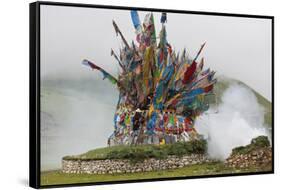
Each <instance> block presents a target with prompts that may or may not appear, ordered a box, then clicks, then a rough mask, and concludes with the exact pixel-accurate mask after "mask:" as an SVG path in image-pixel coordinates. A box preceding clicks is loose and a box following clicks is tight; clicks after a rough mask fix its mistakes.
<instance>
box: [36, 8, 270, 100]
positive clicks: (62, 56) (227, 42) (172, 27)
mask: <svg viewBox="0 0 281 190" xmlns="http://www.w3.org/2000/svg"><path fill="white" fill-rule="evenodd" d="M139 14H140V19H141V20H143V18H144V16H145V14H146V12H143V11H141V12H139ZM154 16H155V19H154V20H155V24H156V34H158V32H159V30H160V29H161V23H160V17H161V13H159V12H155V13H154ZM113 19H114V20H115V21H116V23H117V24H118V26H119V28H120V29H121V31H122V33H123V34H124V36H125V38H126V39H127V41H128V42H131V41H132V40H135V33H134V27H133V24H132V21H131V17H130V12H129V11H127V10H110V9H96V8H79V7H62V6H49V5H48V6H45V5H43V6H42V7H41V76H42V77H43V78H56V77H64V78H74V79H75V78H81V77H83V78H88V77H89V76H90V75H93V73H91V72H88V70H87V69H86V68H84V67H81V65H80V63H81V60H83V59H85V58H86V59H89V60H91V61H93V62H95V63H96V64H98V65H100V66H101V67H103V68H105V69H106V70H108V71H109V72H110V73H112V74H113V75H115V76H116V74H117V70H118V64H117V62H116V61H115V60H114V58H113V57H111V56H110V49H111V48H113V49H114V50H116V53H118V52H119V47H120V44H121V43H120V38H117V37H116V34H115V32H114V29H113V26H112V20H113ZM167 38H168V41H169V43H170V44H171V45H172V47H173V49H175V50H176V51H182V50H183V48H186V49H187V53H188V54H189V55H190V56H191V57H194V56H195V55H196V53H197V51H198V49H199V48H200V45H201V44H202V43H204V42H206V46H205V48H204V51H203V52H202V54H201V56H204V58H205V63H206V66H207V67H211V68H212V69H214V70H216V71H217V73H220V74H223V75H225V76H228V77H230V78H235V79H238V80H241V81H243V82H244V83H246V84H247V85H249V86H250V87H252V88H253V89H255V90H256V91H257V92H259V93H260V94H262V95H263V96H265V97H266V98H267V99H268V100H270V101H271V85H272V84H271V51H272V49H271V20H270V19H256V18H241V17H225V16H209V15H208V16H207V15H192V14H178V13H168V15H167ZM199 58H200V57H199ZM96 77H97V78H98V77H99V76H98V75H96Z"/></svg>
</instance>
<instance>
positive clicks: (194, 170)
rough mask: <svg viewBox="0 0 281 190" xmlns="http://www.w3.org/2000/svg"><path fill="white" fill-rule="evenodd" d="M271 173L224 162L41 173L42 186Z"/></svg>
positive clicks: (263, 169) (268, 168) (266, 169)
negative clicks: (134, 169) (145, 169)
mask: <svg viewBox="0 0 281 190" xmlns="http://www.w3.org/2000/svg"><path fill="white" fill-rule="evenodd" d="M261 171H271V166H268V167H265V168H246V169H235V168H229V167H226V166H225V165H224V164H223V163H222V162H213V163H204V164H197V165H192V166H187V167H183V168H178V169H170V170H159V171H151V172H140V173H125V174H64V173H62V172H61V171H59V170H57V171H48V172H42V173H41V185H43V186H44V185H58V184H72V183H94V182H110V181H120V180H121V181H122V180H137V179H155V178H171V177H187V176H202V175H218V174H234V173H249V172H261Z"/></svg>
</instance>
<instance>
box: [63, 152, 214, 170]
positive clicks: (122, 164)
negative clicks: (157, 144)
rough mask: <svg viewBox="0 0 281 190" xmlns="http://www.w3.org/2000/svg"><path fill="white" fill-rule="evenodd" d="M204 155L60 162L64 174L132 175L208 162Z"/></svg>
mask: <svg viewBox="0 0 281 190" xmlns="http://www.w3.org/2000/svg"><path fill="white" fill-rule="evenodd" d="M209 161H210V160H208V158H207V157H206V156H205V155H200V154H192V155H188V156H183V157H176V156H169V157H168V158H166V159H163V160H158V159H154V158H151V159H146V160H144V161H143V162H137V163H132V162H131V161H130V160H109V159H106V160H62V171H63V172H64V173H88V174H106V173H109V174H113V173H134V172H145V171H155V170H165V169H175V168H182V167H184V166H188V165H193V164H201V163H203V162H209Z"/></svg>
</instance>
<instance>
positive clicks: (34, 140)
mask: <svg viewBox="0 0 281 190" xmlns="http://www.w3.org/2000/svg"><path fill="white" fill-rule="evenodd" d="M41 5H52V6H67V7H84V8H103V9H112V10H115V9H117V10H132V9H136V10H139V11H153V12H167V13H184V14H194V15H217V16H227V17H244V18H257V19H258V18H262V19H269V20H271V27H272V28H271V31H272V34H271V36H272V38H271V44H272V55H271V58H272V59H271V64H272V70H271V73H272V75H271V76H272V79H271V80H272V171H268V172H252V173H239V174H218V175H204V176H192V177H173V178H157V179H141V180H126V181H111V182H93V183H78V184H62V185H47V186H42V185H41V184H40V160H41V158H40V6H41ZM29 15H30V17H29V39H30V47H29V48H30V49H29V53H30V54H29V59H30V65H29V68H30V76H29V86H30V89H29V94H30V96H29V121H30V126H29V185H30V186H31V187H33V188H52V187H70V186H87V185H101V184H119V183H135V182H150V181H163V180H182V179H193V178H210V177H227V176H242V175H257V174H273V173H274V16H265V15H249V14H234V13H218V12H201V11H187V10H169V9H156V8H142V7H124V6H109V5H91V4H80V3H61V2H48V1H38V2H34V3H30V5H29Z"/></svg>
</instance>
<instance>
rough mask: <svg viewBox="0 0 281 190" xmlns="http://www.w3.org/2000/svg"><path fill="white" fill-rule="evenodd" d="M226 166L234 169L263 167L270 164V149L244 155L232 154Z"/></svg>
mask: <svg viewBox="0 0 281 190" xmlns="http://www.w3.org/2000/svg"><path fill="white" fill-rule="evenodd" d="M225 163H226V165H227V166H229V167H234V168H248V167H264V166H267V165H271V164H272V149H271V147H266V148H260V149H257V150H253V151H251V152H249V153H246V154H232V155H231V156H230V157H229V158H227V159H226V162H225Z"/></svg>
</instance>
